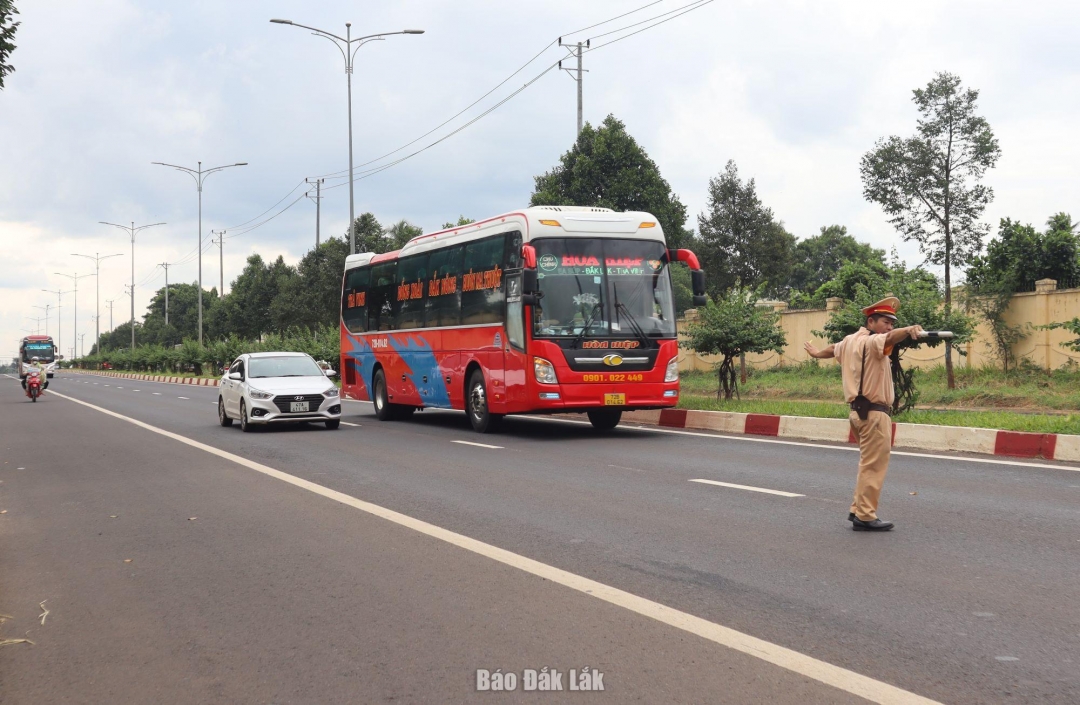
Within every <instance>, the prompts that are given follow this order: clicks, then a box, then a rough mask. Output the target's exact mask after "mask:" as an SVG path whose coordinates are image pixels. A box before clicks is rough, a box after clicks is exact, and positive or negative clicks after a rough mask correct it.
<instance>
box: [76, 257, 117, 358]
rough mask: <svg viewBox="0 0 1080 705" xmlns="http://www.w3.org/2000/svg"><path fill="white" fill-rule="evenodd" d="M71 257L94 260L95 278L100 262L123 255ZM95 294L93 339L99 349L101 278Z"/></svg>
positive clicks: (99, 268)
mask: <svg viewBox="0 0 1080 705" xmlns="http://www.w3.org/2000/svg"><path fill="white" fill-rule="evenodd" d="M71 256H72V257H85V258H86V259H92V260H94V276H96V277H97V275H98V274H100V273H101V260H103V259H109V258H110V257H122V256H123V255H105V256H104V257H102V256H101V254H100V253H97V252H95V253H94V256H93V257H91V256H90V255H77V254H75V253H72V255H71ZM96 283H97V292H96V293H95V294H94V321H95V323H94V335H95V336H96V337H95V338H94V340H95V341H97V343H98V347H99V348H100V347H101V324H100V323H98V321H100V320H101V277H98V278H97V282H96Z"/></svg>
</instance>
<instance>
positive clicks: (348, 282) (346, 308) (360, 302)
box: [341, 267, 371, 333]
mask: <svg viewBox="0 0 1080 705" xmlns="http://www.w3.org/2000/svg"><path fill="white" fill-rule="evenodd" d="M370 276H371V269H370V268H368V267H362V268H357V269H350V270H349V271H348V272H346V273H345V286H344V287H343V289H342V292H341V319H342V320H343V321H344V322H345V327H346V328H347V329H348V331H349V332H350V333H363V332H364V331H365V330H366V329H367V293H368V280H369V278H370Z"/></svg>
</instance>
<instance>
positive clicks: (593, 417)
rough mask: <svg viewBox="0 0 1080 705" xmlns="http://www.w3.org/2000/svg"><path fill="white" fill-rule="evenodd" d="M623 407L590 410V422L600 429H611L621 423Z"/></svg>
mask: <svg viewBox="0 0 1080 705" xmlns="http://www.w3.org/2000/svg"><path fill="white" fill-rule="evenodd" d="M621 419H622V409H597V410H595V411H590V412H589V422H590V423H592V425H593V428H595V429H597V430H599V431H610V430H611V429H613V428H615V427H616V426H618V425H619V421H620V420H621Z"/></svg>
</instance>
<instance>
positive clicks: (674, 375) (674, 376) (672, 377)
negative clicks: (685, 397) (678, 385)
mask: <svg viewBox="0 0 1080 705" xmlns="http://www.w3.org/2000/svg"><path fill="white" fill-rule="evenodd" d="M664 381H665V382H678V381H679V358H677V357H673V358H671V362H669V363H668V364H667V370H665V371H664Z"/></svg>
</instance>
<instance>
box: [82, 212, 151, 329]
mask: <svg viewBox="0 0 1080 705" xmlns="http://www.w3.org/2000/svg"><path fill="white" fill-rule="evenodd" d="M98 223H100V224H101V225H111V226H113V227H114V228H120V229H121V230H123V231H125V232H127V233H128V234H129V235H131V349H132V350H134V349H135V234H136V233H138V232H139V231H140V230H146V229H147V228H153V227H155V226H158V225H165V223H150V224H149V225H140V226H139V227H135V221H132V222H131V226H130V227H129V226H127V225H117V224H116V223H106V222H105V221H104V220H99V221H98Z"/></svg>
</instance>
